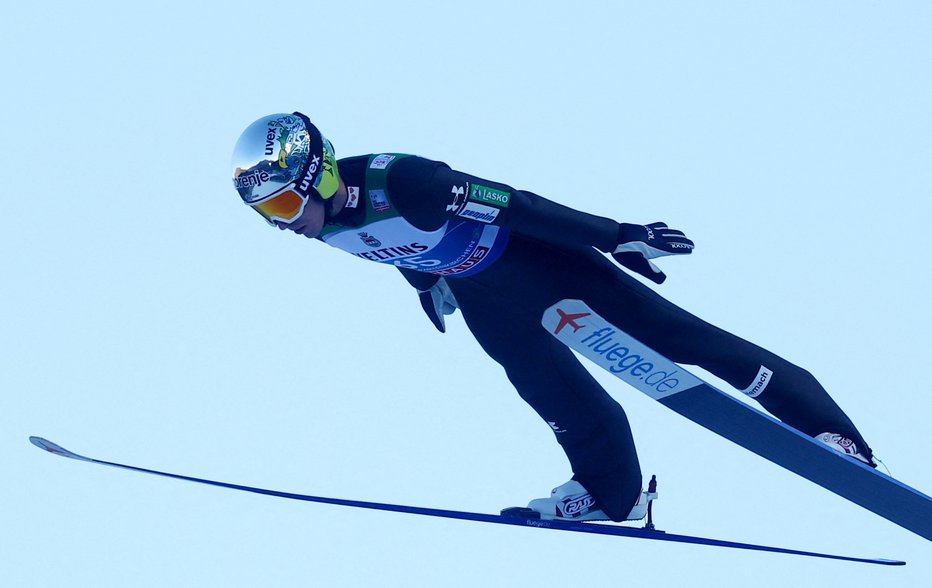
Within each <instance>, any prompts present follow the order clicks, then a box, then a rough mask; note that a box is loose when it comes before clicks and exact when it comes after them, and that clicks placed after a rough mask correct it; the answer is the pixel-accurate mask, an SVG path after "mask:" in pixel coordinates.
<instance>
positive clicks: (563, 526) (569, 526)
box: [29, 437, 906, 566]
mask: <svg viewBox="0 0 932 588" xmlns="http://www.w3.org/2000/svg"><path fill="white" fill-rule="evenodd" d="M29 441H31V442H32V444H33V445H35V446H36V447H39V448H41V449H44V450H46V451H48V452H49V453H54V454H55V455H60V456H62V457H67V458H70V459H75V460H78V461H85V462H89V463H96V464H99V465H105V466H110V467H115V468H121V469H124V470H130V471H134V472H140V473H144V474H153V475H156V476H163V477H166V478H173V479H176V480H184V481H187V482H196V483H198V484H207V485H210V486H217V487H220V488H229V489H231V490H239V491H242V492H252V493H254V494H263V495H266V496H275V497H278V498H289V499H291V500H302V501H305V502H318V503H322V504H332V505H337V506H348V507H353V508H365V509H371V510H383V511H390V512H400V513H407V514H414V515H421V516H430V517H441V518H447V519H458V520H466V521H475V522H480V523H493V524H498V525H514V526H520V527H538V528H544V529H553V530H555V531H570V532H575V533H591V534H597V535H614V536H616V537H632V538H637V539H650V540H654V541H672V542H677V543H691V544H695V545H709V546H715V547H726V548H732V549H744V550H751V551H767V552H771V553H783V554H787V555H800V556H806V557H817V558H824V559H834V560H841V561H850V562H858V563H868V564H876V565H885V566H902V565H905V564H906V562H904V561H900V560H893V559H883V558H861V557H849V556H845V555H832V554H827V553H818V552H814V551H802V550H797V549H786V548H783V547H769V546H766V545H755V544H752V543H739V542H735V541H723V540H720V539H709V538H705V537H693V536H689V535H675V534H672V533H665V532H663V531H654V530H650V529H643V528H637V527H624V526H618V525H600V524H597V523H574V522H571V521H545V520H540V519H525V518H521V517H509V516H501V515H492V514H484V513H475V512H464V511H458V510H443V509H437V508H427V507H421V506H405V505H400V504H387V503H382V502H365V501H361V500H346V499H343V498H326V497H323V496H309V495H306V494H294V493H291V492H281V491H278V490H267V489H265V488H255V487H252V486H242V485H240V484H230V483H228V482H218V481H215V480H206V479H204V478H195V477H192V476H182V475H180V474H172V473H169V472H160V471H158V470H150V469H146V468H140V467H136V466H131V465H125V464H120V463H114V462H111V461H104V460H100V459H94V458H91V457H85V456H83V455H79V454H77V453H74V452H73V451H68V450H67V449H65V448H64V447H62V446H60V445H58V444H56V443H52V442H51V441H48V440H46V439H43V438H42V437H30V438H29Z"/></svg>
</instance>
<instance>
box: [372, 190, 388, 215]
mask: <svg viewBox="0 0 932 588" xmlns="http://www.w3.org/2000/svg"><path fill="white" fill-rule="evenodd" d="M369 202H371V203H372V208H373V209H375V211H376V212H385V211H386V210H388V209H389V208H391V205H389V203H388V197H386V196H385V190H369Z"/></svg>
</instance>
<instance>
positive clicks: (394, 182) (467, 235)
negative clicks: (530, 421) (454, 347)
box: [318, 154, 870, 520]
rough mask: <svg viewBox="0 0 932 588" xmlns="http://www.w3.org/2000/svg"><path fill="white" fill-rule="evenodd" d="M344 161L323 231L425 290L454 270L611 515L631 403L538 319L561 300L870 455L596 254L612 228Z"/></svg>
mask: <svg viewBox="0 0 932 588" xmlns="http://www.w3.org/2000/svg"><path fill="white" fill-rule="evenodd" d="M338 168H339V171H340V176H341V177H342V178H343V181H344V183H345V185H346V187H347V191H348V199H347V205H346V206H345V207H344V209H343V210H342V211H340V213H338V214H337V215H335V216H333V217H331V218H328V220H327V223H326V224H325V226H324V229H323V231H322V232H321V234H320V235H319V237H318V238H319V239H321V240H323V241H325V242H326V243H328V244H330V245H333V246H335V247H338V248H340V249H344V250H346V251H348V252H350V253H353V254H354V255H356V256H358V257H361V258H363V259H368V260H371V261H376V262H380V263H387V264H391V265H394V266H396V267H398V268H399V269H400V270H401V272H402V274H404V276H405V278H407V279H408V281H409V282H410V283H411V284H412V285H413V286H415V287H417V288H418V289H419V290H427V289H428V288H430V287H431V286H432V285H433V284H434V283H436V281H437V280H438V279H440V278H441V277H443V278H445V279H446V281H447V283H448V285H449V286H450V289H451V290H452V292H453V294H454V296H455V297H456V300H457V303H458V305H459V308H460V311H461V312H462V313H463V318H464V319H465V321H466V325H467V326H468V327H469V330H470V331H471V332H472V334H473V335H474V336H475V337H476V339H477V341H478V342H479V344H480V345H481V347H482V348H483V350H485V352H486V353H487V354H488V355H489V356H490V357H491V358H492V359H494V360H495V361H496V362H498V363H499V364H500V365H501V366H502V368H504V370H505V373H506V375H507V376H508V379H509V380H510V381H511V383H512V384H513V385H514V387H515V388H516V389H517V391H518V394H519V395H520V396H521V398H523V399H524V400H525V401H526V402H527V403H528V404H530V405H531V407H532V408H533V409H534V410H535V411H536V412H537V413H538V414H539V415H540V417H541V418H542V419H543V420H544V421H545V422H546V423H547V424H548V426H549V427H550V428H551V429H552V430H553V433H554V435H555V436H556V439H557V442H558V443H559V444H560V446H561V447H562V448H563V450H564V452H565V453H566V455H567V457H568V459H569V462H570V465H571V467H572V470H573V474H574V478H575V479H577V480H578V481H579V482H580V483H582V484H583V486H585V487H586V489H588V490H589V492H590V493H591V494H592V495H593V496H594V497H595V499H596V500H597V501H598V502H599V505H600V506H601V507H602V509H603V510H604V512H605V513H606V514H607V515H608V516H610V517H611V518H612V519H613V520H624V518H625V517H626V515H627V514H628V512H629V511H630V509H631V507H632V505H634V503H635V502H636V500H637V497H638V495H639V493H640V491H641V484H642V478H641V469H640V466H639V464H638V457H637V452H636V449H635V445H634V439H633V437H632V432H631V427H630V425H629V423H628V419H627V417H626V415H625V412H624V410H623V409H622V407H621V406H620V405H619V404H618V403H617V402H616V401H615V400H614V399H613V398H611V397H610V396H609V395H608V393H607V392H606V391H605V390H604V389H603V388H602V386H601V385H600V384H598V383H597V382H596V380H595V379H594V378H593V377H592V375H590V374H589V372H588V371H587V370H586V369H585V368H584V367H583V365H582V364H581V363H580V362H579V361H578V360H577V359H576V357H575V355H573V353H572V352H571V351H570V350H569V348H567V347H565V346H564V345H563V344H562V343H560V342H559V341H558V340H557V339H556V338H554V337H552V336H551V335H550V334H549V333H548V332H547V331H546V330H545V329H544V328H543V327H542V326H541V323H540V321H541V316H542V315H543V313H544V311H545V310H546V309H547V308H548V307H550V306H551V305H553V304H554V303H556V302H558V301H560V300H563V299H566V298H578V299H580V300H583V301H585V302H586V303H587V304H588V305H589V306H590V307H591V308H592V309H593V310H595V311H596V312H597V313H598V314H600V315H601V316H602V317H604V318H605V319H606V320H608V321H609V322H611V323H612V324H614V325H615V326H617V327H619V328H620V329H622V330H624V331H625V332H627V333H628V334H630V335H631V336H632V337H634V338H636V339H638V340H640V341H641V342H643V343H644V344H646V345H647V346H649V347H651V348H653V349H655V350H656V351H657V352H659V353H661V354H663V355H665V356H667V357H668V358H669V359H671V360H673V361H675V362H678V363H682V364H688V365H696V366H699V367H701V368H703V369H705V370H707V371H709V372H711V373H713V374H715V375H716V376H717V377H719V378H721V379H723V380H725V381H726V382H728V383H729V384H730V385H732V386H734V387H735V388H737V389H738V390H741V391H743V392H745V393H746V394H748V395H750V396H752V397H754V398H755V400H757V401H758V402H759V403H760V404H761V405H762V406H763V407H764V408H765V409H767V410H768V411H769V412H770V413H772V414H773V415H774V416H776V417H777V418H779V419H781V420H782V421H783V422H785V423H787V424H788V425H790V426H792V427H794V428H796V429H798V430H799V431H801V432H803V433H805V434H807V435H810V436H815V435H818V434H820V433H823V432H828V431H830V432H833V433H840V434H841V435H844V436H846V437H849V438H851V439H853V440H854V441H855V442H856V443H857V446H858V447H859V448H864V450H865V451H867V452H868V454H869V452H870V449H869V448H868V446H867V444H866V443H865V441H864V439H863V438H862V436H861V435H860V433H859V432H858V431H857V429H856V428H855V426H854V424H853V423H852V422H851V420H850V419H849V418H848V417H847V416H846V415H845V413H844V412H843V411H842V410H841V408H839V406H838V405H837V404H836V403H835V402H834V401H833V400H832V399H831V397H830V396H829V395H828V393H827V392H826V391H825V389H824V388H823V387H822V386H821V385H820V384H819V382H818V381H817V380H816V379H815V378H814V377H813V376H812V375H811V374H809V372H807V371H805V370H803V369H801V368H799V367H797V366H795V365H793V364H791V363H789V362H787V361H786V360H784V359H782V358H780V357H778V356H777V355H775V354H773V353H771V352H769V351H767V350H765V349H762V348H761V347H758V346H756V345H754V344H752V343H749V342H748V341H745V340H743V339H741V338H739V337H737V336H735V335H732V334H731V333H728V332H726V331H724V330H722V329H720V328H718V327H715V326H713V325H711V324H709V323H706V322H704V321H702V320H701V319H699V318H697V317H695V316H693V315H692V314H689V313H688V312H686V311H684V310H683V309H681V308H679V307H677V306H676V305H674V304H672V303H671V302H669V301H667V300H665V299H664V298H662V297H661V296H659V295H658V294H657V293H656V292H654V291H653V290H652V289H651V288H649V287H647V286H645V285H644V284H642V283H641V282H639V281H638V280H636V279H635V278H633V277H632V276H630V275H629V274H627V273H626V272H625V271H623V270H622V269H620V268H619V267H618V266H617V265H616V264H615V263H613V262H612V261H611V260H610V259H609V258H607V257H606V256H605V255H603V253H600V252H605V253H608V252H611V251H612V250H613V249H614V248H615V246H616V244H617V239H618V232H619V224H618V223H617V222H615V221H613V220H611V219H607V218H603V217H598V216H594V215H591V214H587V213H584V212H580V211H577V210H573V209H571V208H568V207H566V206H562V205H560V204H557V203H555V202H552V201H550V200H547V199H545V198H543V197H541V196H538V195H537V194H534V193H531V192H527V191H521V190H515V189H513V188H511V187H510V186H507V185H504V184H500V183H498V182H493V181H489V180H484V179H482V178H478V177H475V176H472V175H469V174H465V173H462V172H458V171H455V170H452V169H450V167H448V166H447V165H446V164H444V163H441V162H436V161H431V160H428V159H424V158H421V157H416V156H408V155H403V154H377V155H368V156H359V157H350V158H346V159H342V160H340V161H339V162H338Z"/></svg>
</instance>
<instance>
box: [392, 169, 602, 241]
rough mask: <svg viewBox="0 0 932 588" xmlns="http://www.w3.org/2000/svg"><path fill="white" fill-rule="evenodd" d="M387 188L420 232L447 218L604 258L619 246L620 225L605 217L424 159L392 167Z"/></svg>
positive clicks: (437, 225) (400, 209) (432, 228)
mask: <svg viewBox="0 0 932 588" xmlns="http://www.w3.org/2000/svg"><path fill="white" fill-rule="evenodd" d="M388 187H389V190H390V191H391V194H392V198H393V201H395V202H396V204H397V206H398V208H399V211H400V212H401V213H402V215H404V217H405V219H407V220H408V221H409V222H410V223H411V224H413V225H414V226H416V227H418V228H420V229H423V230H434V229H437V228H438V227H440V226H441V225H442V224H443V223H444V222H445V221H447V220H449V219H453V218H464V219H467V220H470V221H473V222H480V223H487V224H493V225H496V226H500V227H507V228H509V229H511V230H512V231H514V232H516V233H520V234H522V235H525V236H528V237H531V238H534V239H537V240H539V241H544V242H547V243H552V244H554V245H560V246H563V247H569V248H577V249H578V248H585V247H595V248H596V249H599V250H600V251H604V252H606V253H607V252H610V251H612V250H613V249H614V248H615V246H616V245H617V243H618V228H619V227H618V223H617V222H615V221H613V220H611V219H609V218H604V217H600V216H595V215H592V214H588V213H585V212H581V211H578V210H575V209H572V208H570V207H568V206H564V205H562V204H558V203H556V202H553V201H551V200H547V199H546V198H544V197H542V196H538V195H537V194H534V193H533V192H526V191H522V190H515V189H514V188H512V187H511V186H508V185H505V184H501V183H498V182H493V181H491V180H485V179H482V178H479V177H476V176H472V175H469V174H465V173H463V172H458V171H455V170H453V169H450V167H449V166H447V165H446V164H445V163H441V162H438V161H431V160H429V159H424V158H422V157H410V158H406V159H403V160H401V161H399V162H398V163H397V164H395V166H394V167H393V169H392V170H391V172H390V173H389V177H388Z"/></svg>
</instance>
